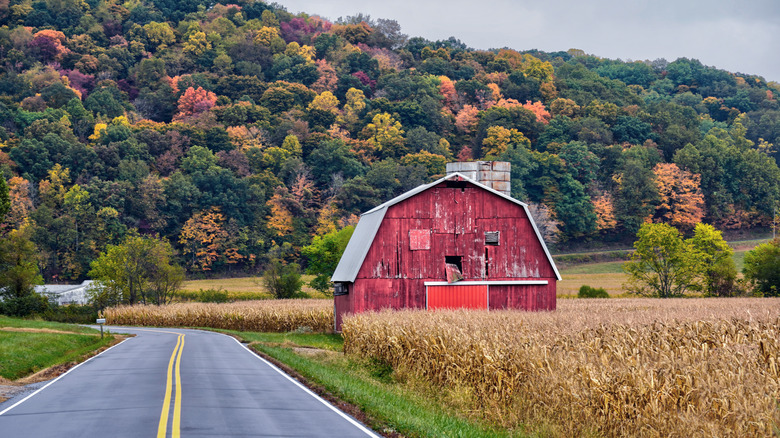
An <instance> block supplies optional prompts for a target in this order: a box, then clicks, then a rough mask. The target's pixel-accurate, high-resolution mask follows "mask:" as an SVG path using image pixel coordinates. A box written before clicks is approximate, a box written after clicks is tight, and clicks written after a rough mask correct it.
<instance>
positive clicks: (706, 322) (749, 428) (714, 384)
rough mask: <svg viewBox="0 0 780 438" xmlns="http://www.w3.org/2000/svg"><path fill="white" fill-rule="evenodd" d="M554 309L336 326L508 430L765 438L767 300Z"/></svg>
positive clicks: (773, 407)
mask: <svg viewBox="0 0 780 438" xmlns="http://www.w3.org/2000/svg"><path fill="white" fill-rule="evenodd" d="M558 305H559V307H558V310H557V311H555V312H519V311H491V312H480V311H440V312H434V313H428V312H424V311H412V310H409V311H400V312H391V311H384V312H380V313H373V314H359V315H354V316H351V317H348V318H346V319H345V321H344V324H343V326H342V329H343V335H344V339H345V347H344V348H345V352H347V353H348V354H350V355H352V356H353V357H360V358H373V359H375V360H379V361H381V362H383V363H386V364H388V365H390V366H392V367H393V369H394V372H395V373H396V374H397V375H399V376H404V375H406V376H409V377H414V378H415V379H417V380H421V381H423V382H427V384H428V385H429V386H431V387H435V388H446V389H444V390H442V391H444V394H450V395H449V397H450V400H455V402H452V403H451V404H454V405H456V408H460V409H463V410H464V411H465V413H466V414H467V415H472V416H479V417H482V419H483V420H485V421H489V422H492V423H495V424H498V425H501V426H503V427H507V428H510V429H512V428H521V427H522V428H524V429H526V430H529V429H530V430H531V431H534V430H535V431H536V432H538V433H540V434H542V435H552V436H592V435H601V436H648V437H658V436H707V437H712V436H740V437H743V436H772V435H773V434H776V433H777V431H778V425H780V410H779V408H778V398H779V397H780V374H779V373H778V369H779V367H780V355H779V354H778V352H779V351H780V339H779V338H780V300H779V299H713V298H710V299H681V300H657V299H655V300H653V299H621V300H563V301H559V302H558ZM447 391H449V393H447ZM445 397H448V396H447V395H445ZM534 425H536V426H534Z"/></svg>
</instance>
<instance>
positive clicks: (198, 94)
mask: <svg viewBox="0 0 780 438" xmlns="http://www.w3.org/2000/svg"><path fill="white" fill-rule="evenodd" d="M216 102H217V95H216V94H214V93H212V92H211V91H207V90H204V89H203V88H202V87H198V88H197V89H196V88H193V87H189V88H187V90H185V91H184V94H182V95H181V97H180V98H179V103H178V109H179V112H177V113H176V115H175V116H174V118H173V119H174V121H175V120H184V119H186V118H187V117H190V116H193V115H195V114H199V113H202V112H205V111H208V110H210V109H211V108H212V107H213V106H214V104H215V103H216Z"/></svg>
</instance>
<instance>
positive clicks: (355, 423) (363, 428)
mask: <svg viewBox="0 0 780 438" xmlns="http://www.w3.org/2000/svg"><path fill="white" fill-rule="evenodd" d="M212 333H219V332H212ZM219 334H221V335H223V336H228V335H225V334H223V333H219ZM228 337H229V338H232V339H233V340H234V341H236V343H237V344H238V345H240V346H242V347H244V349H245V350H246V351H248V352H250V353H251V354H252V356H254V357H256V358H257V359H260V360H261V361H263V363H265V364H266V365H268V366H269V367H271V368H272V369H273V370H274V371H276V372H277V373H279V374H281V375H282V376H284V377H285V378H286V379H287V380H289V381H291V382H292V383H294V384H295V385H297V386H298V387H299V388H301V389H302V390H304V391H305V392H306V393H307V394H309V395H310V396H312V397H314V398H315V399H317V400H319V401H320V403H322V404H324V405H325V406H327V407H328V408H329V409H330V410H331V411H333V412H335V413H337V414H339V415H340V416H341V417H342V418H344V419H345V420H347V421H349V422H350V423H352V425H353V426H355V427H357V428H358V429H360V430H361V431H362V432H364V433H365V434H366V435H368V436H370V437H373V438H382V437H381V436H380V435H377V434H376V433H375V432H374V431H372V430H371V429H369V428H367V427H366V426H364V425H362V424H361V423H360V422H359V421H357V420H355V419H354V418H352V417H350V416H349V415H347V414H346V413H345V412H343V411H342V410H341V409H339V408H337V407H335V406H333V405H332V404H330V402H328V401H327V400H325V399H324V398H322V397H320V396H319V395H317V394H316V393H314V392H313V391H312V390H311V389H309V388H307V387H306V386H305V385H303V384H302V383H301V382H299V381H297V380H295V379H293V378H292V377H290V376H289V375H288V374H287V373H285V372H284V371H282V370H281V369H279V367H277V366H276V365H274V364H272V363H271V362H268V361H267V360H265V358H263V357H262V356H259V355H258V354H257V353H255V352H254V351H252V350H250V349H249V347H247V346H246V345H244V344H242V343H241V342H240V341H239V340H238V339H236V338H234V337H232V336H228Z"/></svg>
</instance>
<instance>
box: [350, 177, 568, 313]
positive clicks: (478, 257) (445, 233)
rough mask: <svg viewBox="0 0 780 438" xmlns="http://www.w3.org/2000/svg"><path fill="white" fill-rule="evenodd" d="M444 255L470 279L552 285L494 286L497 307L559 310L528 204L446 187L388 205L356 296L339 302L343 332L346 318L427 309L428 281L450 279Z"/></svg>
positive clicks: (358, 280)
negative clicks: (456, 260)
mask: <svg viewBox="0 0 780 438" xmlns="http://www.w3.org/2000/svg"><path fill="white" fill-rule="evenodd" d="M427 231H429V232H427ZM487 231H498V232H499V233H500V236H499V244H498V245H486V244H485V232H487ZM425 248H429V249H425ZM445 256H460V257H461V265H462V273H463V277H464V279H465V280H480V281H497V280H504V281H513V280H547V281H548V284H547V285H541V286H540V285H511V286H490V292H489V293H490V298H489V299H490V308H491V309H495V308H518V309H526V310H554V309H555V285H556V274H555V270H554V268H553V266H552V265H551V264H550V262H549V261H548V259H547V255H546V253H545V251H544V248H543V247H542V245H541V243H540V242H539V239H538V237H537V236H536V234H535V232H534V229H533V226H532V225H531V222H530V221H529V219H528V217H527V216H526V213H525V210H524V209H523V207H522V206H520V205H518V204H516V203H514V202H511V201H509V200H507V199H504V198H502V197H500V196H498V195H496V194H495V193H492V192H490V191H487V190H484V189H482V188H480V187H477V186H474V185H471V184H468V185H466V187H463V188H461V187H458V188H452V187H448V184H447V182H443V183H441V184H439V185H437V186H434V187H432V188H430V189H428V190H425V191H423V192H421V193H419V194H417V195H414V196H412V197H410V198H408V199H405V200H403V201H400V202H399V203H397V204H394V205H391V206H389V207H388V209H387V212H386V213H385V217H384V219H383V221H382V223H381V225H380V226H379V229H378V231H377V233H376V236H375V237H374V240H373V242H372V243H371V247H370V249H369V250H368V253H367V255H366V257H365V259H364V261H363V264H362V265H361V267H360V269H359V271H358V274H357V277H356V279H355V282H354V283H353V284H351V285H350V289H349V294H348V295H345V296H341V297H337V299H336V310H337V314H338V315H337V321H336V324H337V327H340V321H341V317H342V314H344V313H352V312H363V311H367V310H380V309H383V308H393V309H399V308H425V285H424V283H425V282H426V281H444V280H445V278H446V274H445Z"/></svg>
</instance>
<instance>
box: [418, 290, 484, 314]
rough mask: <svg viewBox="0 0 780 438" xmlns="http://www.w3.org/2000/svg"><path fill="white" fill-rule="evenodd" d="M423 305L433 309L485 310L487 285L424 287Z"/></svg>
mask: <svg viewBox="0 0 780 438" xmlns="http://www.w3.org/2000/svg"><path fill="white" fill-rule="evenodd" d="M425 304H426V308H427V309H429V310H434V309H487V308H488V307H489V306H488V285H486V284H474V285H446V286H426V287H425Z"/></svg>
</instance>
